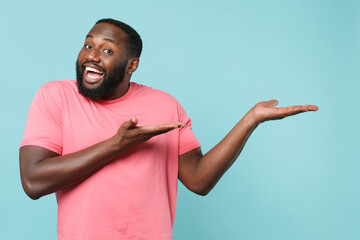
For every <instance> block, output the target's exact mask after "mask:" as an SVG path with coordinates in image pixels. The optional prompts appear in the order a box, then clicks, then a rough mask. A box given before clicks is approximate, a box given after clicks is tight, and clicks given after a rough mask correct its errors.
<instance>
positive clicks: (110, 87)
mask: <svg viewBox="0 0 360 240" xmlns="http://www.w3.org/2000/svg"><path fill="white" fill-rule="evenodd" d="M84 63H86V62H84ZM125 70H126V63H124V64H120V65H119V66H118V67H117V68H114V69H112V71H111V72H109V74H108V73H107V72H105V73H104V79H103V81H102V83H101V84H100V85H99V86H98V87H96V88H87V87H85V85H84V82H83V74H84V70H82V71H81V70H80V66H79V61H78V60H76V83H77V87H78V91H79V93H80V94H81V95H82V96H84V97H86V98H90V99H92V100H97V99H104V98H105V97H106V96H109V95H110V94H111V93H112V92H113V91H114V90H115V89H116V88H117V87H118V86H119V84H120V83H121V82H122V81H123V78H124V76H125Z"/></svg>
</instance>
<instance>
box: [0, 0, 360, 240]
mask: <svg viewBox="0 0 360 240" xmlns="http://www.w3.org/2000/svg"><path fill="white" fill-rule="evenodd" d="M359 13H360V2H359V1H350V0H349V1H310V0H308V1H280V0H278V1H265V0H262V1H239V0H237V1H235V0H234V1H229V0H224V1H190V0H188V1H139V0H138V1H118V0H116V1H91V0H89V1H68V0H62V1H56V2H55V1H22V2H21V1H5V0H1V1H0V43H1V44H0V74H1V75H0V76H1V94H0V97H1V111H2V114H1V120H0V121H1V124H0V127H1V131H0V132H1V152H0V159H1V163H0V164H1V167H0V180H1V193H0V194H1V195H0V238H1V239H56V200H55V197H54V195H53V194H52V195H50V196H46V197H43V198H41V199H39V200H37V201H32V200H30V199H29V198H28V197H27V196H26V195H25V193H24V192H23V190H22V187H21V183H20V175H19V166H18V165H19V164H18V147H19V144H20V141H21V139H22V135H23V131H24V127H25V122H26V117H27V112H28V109H29V106H30V103H31V100H32V98H33V96H34V94H35V93H36V91H37V90H38V88H39V87H40V86H41V85H43V84H44V83H46V82H48V81H51V80H62V79H74V78H75V60H76V57H77V54H78V51H79V50H80V48H81V47H82V44H83V40H84V38H85V35H86V34H87V32H88V31H89V30H90V28H91V27H92V26H93V24H94V23H95V21H96V20H98V19H100V18H104V17H112V18H115V19H119V20H122V21H124V22H126V23H128V24H130V25H131V26H133V27H134V28H135V29H136V30H137V31H138V32H139V33H140V35H141V36H142V39H143V41H144V51H143V55H142V57H141V63H140V67H139V69H138V70H137V71H136V73H135V74H134V75H133V78H132V80H133V81H137V82H139V83H143V84H147V85H149V86H152V87H154V88H158V89H161V90H164V91H167V92H169V93H171V94H172V95H173V96H175V97H176V98H177V99H178V100H179V101H180V103H182V105H183V106H184V108H185V109H186V110H187V113H188V114H189V115H190V117H191V118H192V120H193V129H194V132H195V134H196V136H197V137H198V139H199V140H200V142H201V143H202V147H203V151H204V152H206V151H208V150H209V149H211V148H212V147H213V146H214V145H215V144H216V143H217V142H219V141H220V140H221V139H222V138H223V137H224V136H225V135H226V133H227V132H228V131H229V130H230V129H231V128H232V126H234V125H235V124H236V122H237V121H238V120H240V119H241V117H242V116H243V115H244V114H245V113H246V112H247V111H248V110H249V109H250V108H251V107H252V106H253V105H254V104H255V103H257V102H258V101H262V100H269V99H273V98H276V99H278V100H279V102H280V106H287V105H294V104H308V103H310V104H316V105H318V106H319V107H320V111H318V112H316V113H306V114H302V115H298V116H295V117H291V118H287V119H284V120H281V121H272V122H267V123H264V124H263V125H261V126H259V127H258V128H257V129H256V130H255V132H254V133H253V135H252V136H251V137H250V139H249V141H248V143H247V145H246V146H245V148H244V151H243V153H242V154H241V156H240V157H239V159H238V160H237V162H236V163H235V164H234V166H233V167H232V168H231V169H230V170H229V171H228V172H227V173H226V174H225V176H224V177H223V178H222V179H221V181H220V182H219V183H218V184H217V186H216V187H215V189H214V190H213V191H212V192H211V193H210V194H209V195H208V196H206V197H200V196H196V195H195V194H193V193H191V192H189V191H188V190H186V189H185V188H184V187H183V186H182V185H181V184H179V193H178V206H177V215H176V219H175V225H174V239H360V228H359V222H360V174H359V170H360V162H359V160H360V157H359V151H358V146H359V140H358V137H359V134H360V127H359V125H358V122H359V117H360V114H359V110H358V109H359V94H358V92H359V90H360V83H359V77H360V74H359V66H360V31H359V27H360V17H359V16H360V14H359Z"/></svg>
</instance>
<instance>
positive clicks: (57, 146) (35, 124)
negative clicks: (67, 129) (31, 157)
mask: <svg viewBox="0 0 360 240" xmlns="http://www.w3.org/2000/svg"><path fill="white" fill-rule="evenodd" d="M26 145H35V146H39V147H43V148H46V149H48V150H50V151H53V152H56V153H58V154H61V153H62V106H61V94H60V91H59V89H58V88H57V86H56V84H55V83H52V82H50V83H47V84H45V85H44V86H43V87H41V88H40V89H39V91H38V92H37V93H36V95H35V97H34V99H33V101H32V103H31V105H30V110H29V114H28V118H27V121H26V127H25V133H24V137H23V139H22V141H21V144H20V147H23V146H26Z"/></svg>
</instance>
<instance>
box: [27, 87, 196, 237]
mask: <svg viewBox="0 0 360 240" xmlns="http://www.w3.org/2000/svg"><path fill="white" fill-rule="evenodd" d="M131 117H137V118H138V120H139V124H138V125H139V126H141V125H158V124H162V123H170V122H184V123H187V125H186V127H184V128H181V129H176V130H173V131H171V132H168V133H166V134H162V135H159V136H156V137H154V138H152V139H150V140H149V141H147V142H144V143H142V144H140V145H138V146H136V147H134V148H132V149H130V150H129V151H127V152H126V153H124V154H121V155H119V156H118V157H117V159H116V160H115V161H113V162H111V163H110V164H108V165H106V166H105V167H103V168H102V169H100V170H99V171H98V172H96V173H94V174H93V175H91V176H90V177H89V178H87V179H86V180H84V181H83V182H81V183H79V184H77V185H76V186H71V187H66V188H63V189H61V190H60V191H58V192H56V197H57V201H58V238H59V239H60V240H62V239H63V240H65V239H66V240H71V239H76V240H79V239H84V240H85V239H86V240H88V239H89V240H90V239H94V240H98V239H149V240H150V239H151V240H154V239H156V240H161V239H172V226H173V223H174V218H175V208H176V193H177V182H178V157H179V155H181V154H183V153H186V152H188V151H190V150H192V149H194V148H196V147H199V146H200V144H199V142H198V141H197V139H196V138H195V136H194V134H193V132H192V130H191V120H190V118H189V117H188V116H187V115H186V113H185V111H184V109H183V108H182V107H181V106H180V104H179V103H178V102H177V101H176V100H175V99H174V98H173V97H171V96H170V95H169V94H167V93H164V92H162V91H159V90H155V89H152V88H149V87H146V86H144V85H139V84H136V83H131V84H130V88H129V91H128V92H127V93H126V94H125V95H124V96H123V97H121V98H119V99H116V100H111V101H103V100H99V101H93V100H90V99H88V98H84V97H83V96H81V95H80V94H79V93H78V90H77V86H76V81H74V80H66V81H55V82H50V83H47V84H45V85H44V86H43V87H41V88H40V90H39V91H38V93H37V94H36V96H35V98H34V100H33V102H32V104H31V107H30V112H29V115H28V120H27V123H26V128H25V134H24V138H23V140H22V142H21V146H25V145H36V146H40V147H44V148H46V149H49V150H51V151H54V152H56V153H58V154H60V155H65V154H69V153H72V152H76V151H79V150H82V149H84V148H86V147H89V146H91V145H94V144H96V143H98V142H100V141H103V140H105V139H108V138H110V137H112V136H113V135H115V133H116V132H117V130H118V128H119V127H120V125H121V124H122V123H123V122H125V121H128V120H130V118H131Z"/></svg>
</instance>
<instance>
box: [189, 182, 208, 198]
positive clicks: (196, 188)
mask: <svg viewBox="0 0 360 240" xmlns="http://www.w3.org/2000/svg"><path fill="white" fill-rule="evenodd" d="M187 188H188V189H189V190H190V191H192V192H193V193H195V194H197V195H200V196H203V197H204V196H206V195H208V194H209V192H210V191H211V190H212V189H213V186H207V185H203V184H193V185H191V186H187Z"/></svg>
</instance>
